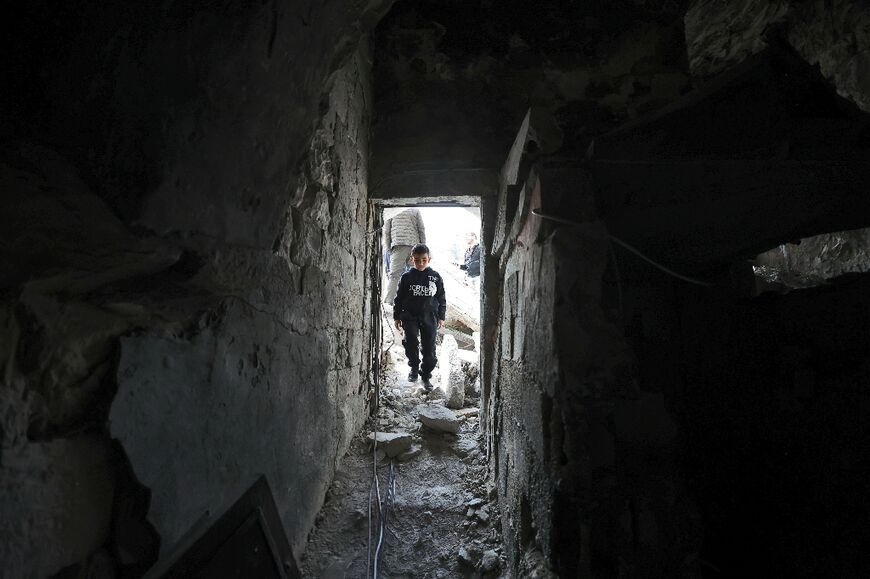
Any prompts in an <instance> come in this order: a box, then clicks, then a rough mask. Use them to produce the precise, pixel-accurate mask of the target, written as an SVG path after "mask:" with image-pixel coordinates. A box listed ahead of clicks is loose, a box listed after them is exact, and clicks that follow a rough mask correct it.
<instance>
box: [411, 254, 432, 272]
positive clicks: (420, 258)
mask: <svg viewBox="0 0 870 579" xmlns="http://www.w3.org/2000/svg"><path fill="white" fill-rule="evenodd" d="M411 261H413V262H414V267H415V268H416V269H417V270H419V271H423V270H424V269H426V268H427V267H429V254H428V253H415V254H413V255H411Z"/></svg>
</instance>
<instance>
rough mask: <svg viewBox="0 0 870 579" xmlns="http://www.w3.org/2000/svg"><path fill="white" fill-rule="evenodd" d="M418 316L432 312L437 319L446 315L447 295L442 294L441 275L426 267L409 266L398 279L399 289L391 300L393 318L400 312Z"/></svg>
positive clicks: (441, 318) (442, 282) (399, 315)
mask: <svg viewBox="0 0 870 579" xmlns="http://www.w3.org/2000/svg"><path fill="white" fill-rule="evenodd" d="M403 312H404V313H406V314H408V315H412V316H419V315H421V314H424V313H430V312H434V313H435V315H436V317H437V318H438V319H439V320H443V319H444V317H445V316H446V315H447V297H446V296H445V295H444V280H443V279H441V275H440V274H439V273H438V272H437V271H435V270H434V269H432V268H431V267H427V268H426V269H424V270H423V271H420V270H418V269H416V268H411V269H410V270H409V271H406V272H405V273H403V274H402V277H401V279H399V290H398V291H397V292H396V299H395V301H393V318H394V319H397V320H398V319H399V318H401V315H402V313H403Z"/></svg>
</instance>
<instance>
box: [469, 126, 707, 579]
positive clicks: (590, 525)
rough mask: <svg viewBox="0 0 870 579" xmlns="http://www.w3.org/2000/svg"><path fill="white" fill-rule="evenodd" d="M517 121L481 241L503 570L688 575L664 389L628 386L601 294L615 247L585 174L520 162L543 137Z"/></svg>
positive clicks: (691, 554) (614, 321)
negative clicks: (491, 222)
mask: <svg viewBox="0 0 870 579" xmlns="http://www.w3.org/2000/svg"><path fill="white" fill-rule="evenodd" d="M526 129H528V126H527V125H525V124H524V128H523V130H521V132H520V136H519V137H518V140H517V141H515V144H514V149H513V151H512V153H511V155H510V156H509V161H508V163H507V164H506V166H505V170H503V173H502V175H503V177H505V178H506V182H505V183H504V184H503V195H502V196H501V198H500V205H499V207H498V209H497V210H496V211H495V213H496V219H495V221H496V223H497V224H496V225H495V227H494V231H493V233H492V234H491V238H490V239H486V236H485V242H486V243H487V246H488V247H491V248H492V252H491V253H490V254H489V255H488V257H487V260H488V261H487V263H486V271H487V279H486V284H487V286H486V287H487V293H486V298H485V316H486V317H485V321H486V326H485V328H484V341H483V348H484V352H483V355H484V381H485V382H486V383H487V384H488V385H489V387H488V389H487V390H486V391H485V395H486V400H485V405H486V421H485V425H486V428H487V434H488V441H489V452H490V456H491V465H492V475H493V478H494V480H495V483H496V488H497V489H498V492H499V496H500V506H501V508H502V513H501V514H502V532H503V535H504V538H505V544H506V549H507V563H508V565H509V567H510V568H511V570H512V572H513V573H514V574H516V575H517V576H523V577H525V576H537V577H546V576H550V574H554V575H557V576H562V577H575V576H602V577H608V576H617V575H619V574H623V575H625V576H639V575H643V574H644V573H648V574H649V576H663V577H664V576H680V575H682V574H686V573H687V574H689V575H691V574H692V573H696V572H697V571H698V568H697V561H696V560H695V556H696V554H697V551H698V549H699V542H700V534H699V530H698V528H697V525H696V524H695V522H694V516H695V510H694V506H693V504H692V502H691V500H689V499H688V497H687V495H686V493H685V491H684V488H683V482H682V480H681V478H680V476H679V475H678V469H677V466H676V464H675V452H676V440H677V438H676V437H677V429H676V423H675V420H674V417H673V413H672V410H671V409H670V408H669V406H668V404H669V401H668V400H666V398H665V395H664V391H663V389H662V387H661V383H660V382H651V383H642V382H640V380H639V372H638V367H637V363H636V358H635V355H634V353H633V352H632V349H631V344H630V343H629V341H628V340H627V338H626V337H625V335H624V334H623V332H622V327H621V325H620V323H619V319H620V309H619V305H620V303H619V300H618V299H617V294H616V292H610V291H607V290H610V289H611V288H610V286H609V280H610V279H612V277H613V275H614V273H613V269H612V267H613V264H612V262H611V252H612V249H611V247H610V241H609V239H608V234H607V228H606V227H605V225H604V224H603V222H601V221H600V220H599V219H598V217H597V215H596V211H595V202H594V192H593V188H592V180H591V178H590V175H589V173H588V171H587V170H584V169H564V168H563V169H560V168H558V167H555V166H547V165H546V163H531V164H530V163H529V161H530V160H531V157H532V156H533V155H530V154H529V152H530V151H533V150H537V146H538V145H537V143H538V142H539V141H538V139H539V137H540V136H541V135H540V134H538V132H537V131H534V127H531V129H530V130H529V132H528V133H526V134H525V136H524V133H523V131H524V130H526ZM524 139H525V140H524ZM531 143H535V144H534V145H531ZM541 145H542V146H544V145H545V143H541ZM523 150H525V154H515V152H516V151H523ZM512 164H513V167H514V169H511V168H510V165H512ZM512 176H516V179H517V183H518V185H517V186H516V189H520V192H519V194H518V199H519V200H518V201H513V198H512V196H511V195H509V194H508V193H507V192H508V191H509V190H511V188H512V187H511V186H510V185H509V183H510V181H512V180H513V178H512ZM511 203H515V204H516V206H517V207H516V209H515V211H514V212H513V213H514V216H513V218H512V219H511V218H506V217H504V212H505V211H506V209H507V207H506V206H507V205H510V204H511ZM532 207H536V208H539V209H541V210H542V211H543V212H544V213H548V214H551V215H556V216H564V215H571V216H572V219H575V220H576V221H577V222H578V226H568V225H564V224H558V223H555V222H552V221H548V220H545V219H542V218H539V217H536V216H535V215H533V214H531V212H530V209H531V208H532ZM484 232H485V233H486V232H487V228H486V227H485V228H484Z"/></svg>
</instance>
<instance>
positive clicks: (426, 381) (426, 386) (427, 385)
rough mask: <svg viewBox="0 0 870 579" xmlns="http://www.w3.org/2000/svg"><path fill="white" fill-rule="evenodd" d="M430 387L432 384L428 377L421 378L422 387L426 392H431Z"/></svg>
mask: <svg viewBox="0 0 870 579" xmlns="http://www.w3.org/2000/svg"><path fill="white" fill-rule="evenodd" d="M432 388H433V386H432V383H431V382H429V378H423V389H424V390H425V391H426V392H432Z"/></svg>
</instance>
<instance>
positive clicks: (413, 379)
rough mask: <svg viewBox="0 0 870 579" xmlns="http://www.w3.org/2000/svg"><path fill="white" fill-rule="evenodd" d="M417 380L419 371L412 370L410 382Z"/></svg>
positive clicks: (409, 376)
mask: <svg viewBox="0 0 870 579" xmlns="http://www.w3.org/2000/svg"><path fill="white" fill-rule="evenodd" d="M416 381H417V371H416V370H411V371H410V372H409V373H408V382H416Z"/></svg>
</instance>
